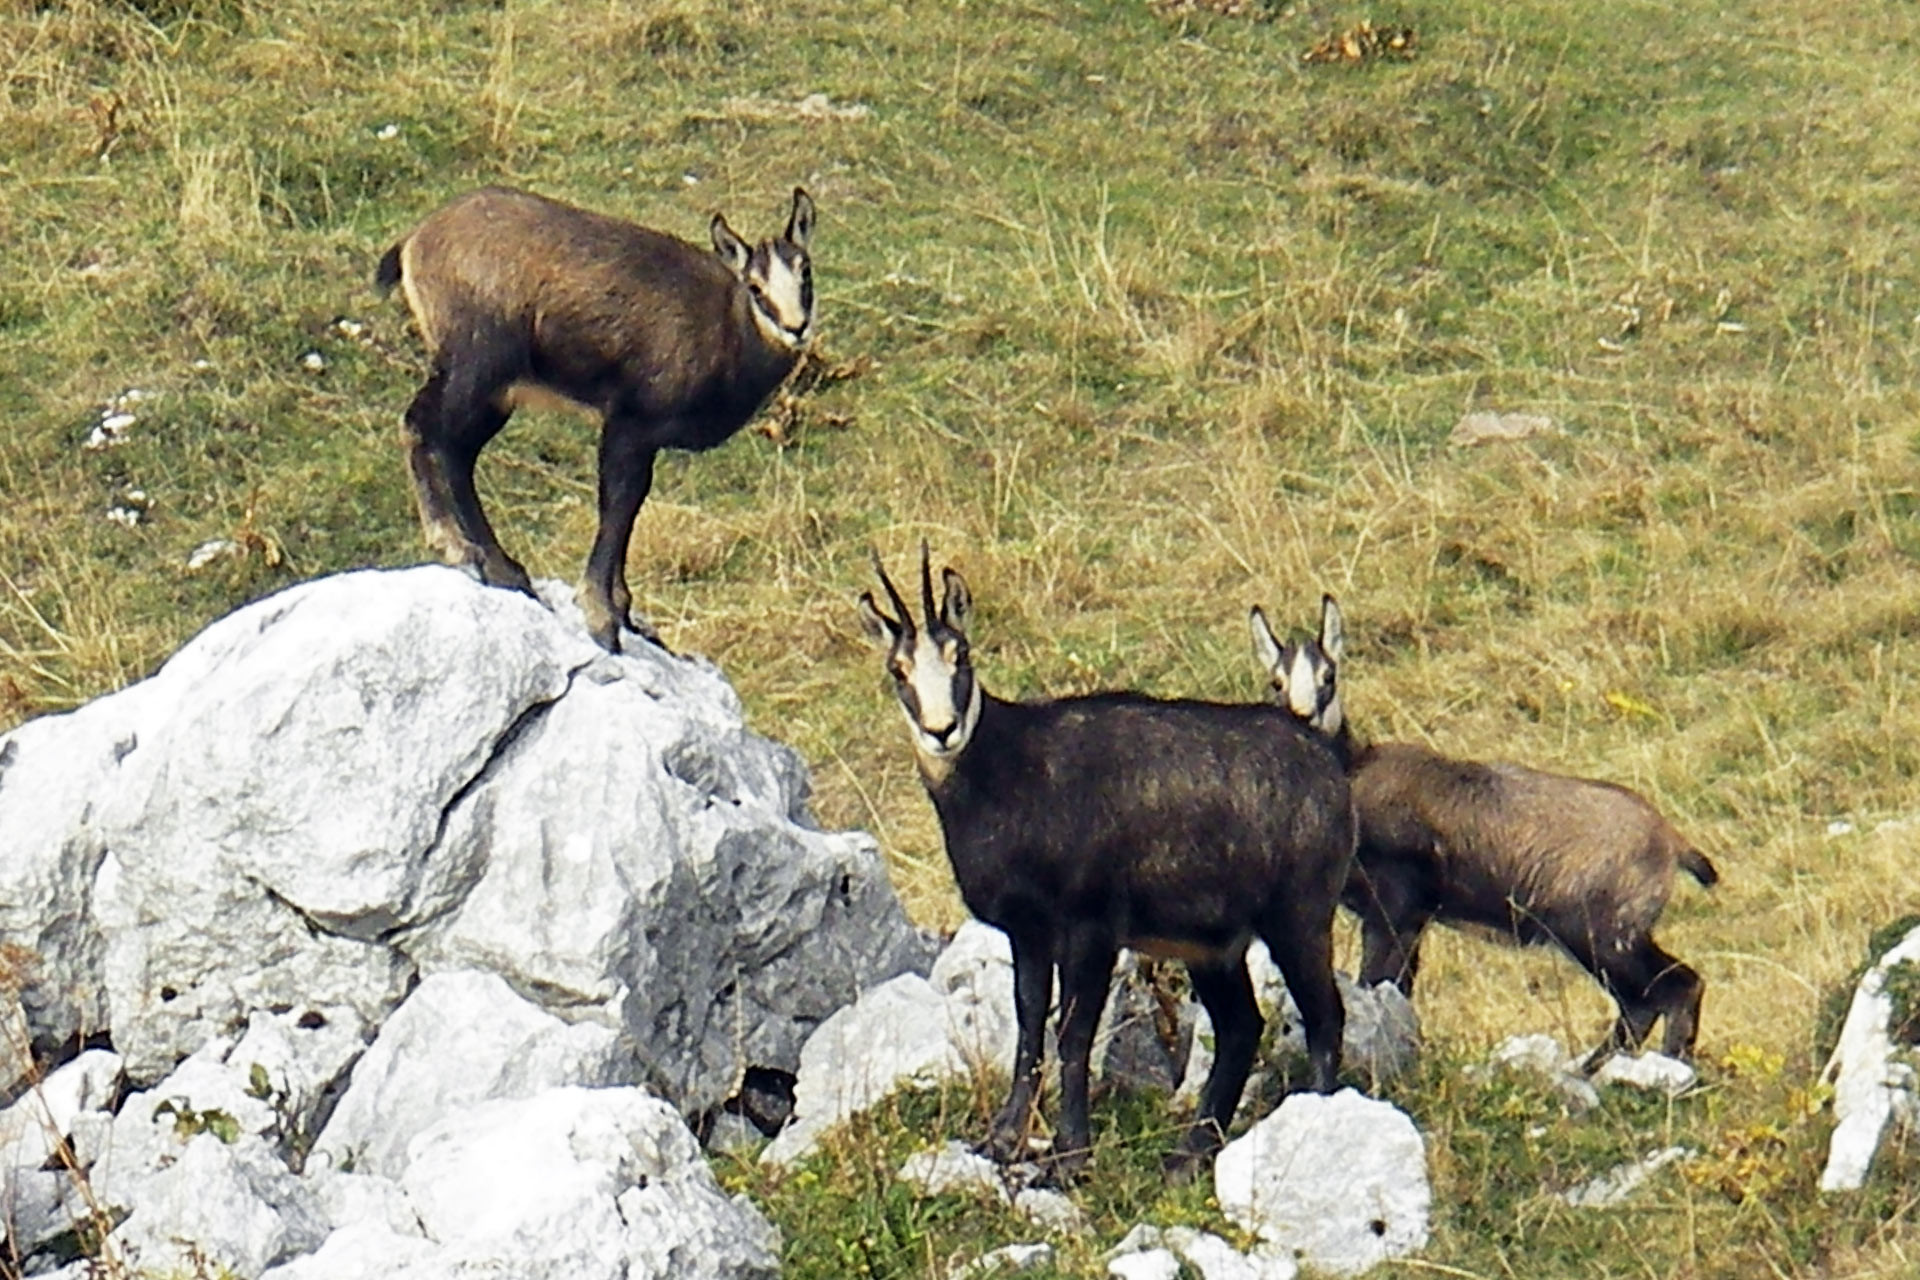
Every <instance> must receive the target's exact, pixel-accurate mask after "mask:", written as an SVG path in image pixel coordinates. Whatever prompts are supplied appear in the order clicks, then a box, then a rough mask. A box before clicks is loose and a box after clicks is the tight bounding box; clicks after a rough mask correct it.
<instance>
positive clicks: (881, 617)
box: [859, 591, 900, 648]
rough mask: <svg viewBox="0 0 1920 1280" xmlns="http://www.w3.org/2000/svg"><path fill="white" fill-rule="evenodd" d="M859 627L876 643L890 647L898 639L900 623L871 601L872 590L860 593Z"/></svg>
mask: <svg viewBox="0 0 1920 1280" xmlns="http://www.w3.org/2000/svg"><path fill="white" fill-rule="evenodd" d="M859 609H860V629H861V630H862V631H865V632H866V633H867V638H868V639H869V640H871V641H873V642H874V643H875V644H877V645H881V646H882V647H885V648H891V647H893V645H895V644H897V643H898V642H899V640H900V624H899V623H897V622H895V621H894V620H893V619H892V618H889V617H888V616H887V615H886V614H884V613H882V612H880V606H879V605H877V604H875V603H874V601H873V592H871V591H862V592H861V593H860V605H859Z"/></svg>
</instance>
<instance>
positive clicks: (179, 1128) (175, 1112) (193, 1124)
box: [153, 1098, 240, 1146]
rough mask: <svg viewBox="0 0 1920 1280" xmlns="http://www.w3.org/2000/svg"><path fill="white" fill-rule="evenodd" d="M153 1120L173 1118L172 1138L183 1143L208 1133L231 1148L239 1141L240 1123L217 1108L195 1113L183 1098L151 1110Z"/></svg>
mask: <svg viewBox="0 0 1920 1280" xmlns="http://www.w3.org/2000/svg"><path fill="white" fill-rule="evenodd" d="M153 1115H154V1119H156V1120H157V1119H159V1118H160V1117H161V1116H172V1117H173V1132H174V1136H175V1137H177V1138H180V1139H181V1140H182V1141H185V1140H186V1139H188V1138H194V1137H198V1136H199V1135H200V1134H203V1133H210V1134H212V1135H213V1136H214V1137H216V1138H218V1139H220V1141H222V1142H224V1143H226V1144H228V1145H229V1146H231V1145H232V1144H233V1143H235V1142H238V1141H239V1140H240V1122H239V1121H238V1120H236V1119H234V1118H233V1116H232V1115H230V1114H229V1113H227V1112H225V1111H222V1110H220V1109H219V1108H218V1107H208V1108H207V1109H206V1110H205V1111H196V1110H195V1109H194V1108H193V1107H192V1106H190V1105H189V1104H188V1103H187V1101H186V1099H184V1098H168V1099H167V1100H166V1101H164V1102H162V1103H161V1104H160V1105H159V1106H157V1107H155V1108H154V1109H153Z"/></svg>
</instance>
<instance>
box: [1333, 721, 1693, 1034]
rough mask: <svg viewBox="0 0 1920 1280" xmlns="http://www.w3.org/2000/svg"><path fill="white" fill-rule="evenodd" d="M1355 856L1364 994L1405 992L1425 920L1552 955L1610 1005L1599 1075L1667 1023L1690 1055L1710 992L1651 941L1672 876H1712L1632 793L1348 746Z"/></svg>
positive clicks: (1351, 889) (1402, 747) (1351, 903)
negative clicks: (1377, 986)
mask: <svg viewBox="0 0 1920 1280" xmlns="http://www.w3.org/2000/svg"><path fill="white" fill-rule="evenodd" d="M1346 754H1347V758H1348V760H1349V762H1350V768H1351V771H1352V777H1353V796H1354V808H1355V811H1356V812H1357V813H1358V815H1359V820H1360V846H1359V853H1358V856H1357V859H1356V862H1355V872H1354V875H1353V878H1352V879H1351V880H1350V881H1349V883H1348V885H1347V890H1346V892H1345V894H1344V895H1343V899H1342V900H1343V901H1344V902H1345V903H1346V905H1347V906H1348V907H1349V908H1350V909H1351V910H1352V911H1354V912H1355V913H1356V914H1357V915H1358V916H1359V917H1360V920H1361V926H1362V934H1363V949H1364V954H1363V959H1362V965H1361V979H1362V981H1363V982H1367V983H1373V982H1379V981H1392V982H1395V983H1397V984H1398V985H1399V986H1400V988H1401V990H1403V991H1405V992H1407V993H1408V994H1412V991H1413V980H1414V975H1415V973H1416V972H1417V971H1418V969H1419V961H1420V953H1419V947H1420V935H1421V932H1422V931H1423V930H1424V929H1425V928H1426V926H1427V924H1428V923H1429V922H1430V921H1434V920H1438V921H1440V922H1442V923H1445V924H1454V925H1479V926H1482V927H1484V928H1487V929H1489V930H1493V931H1496V932H1498V933H1500V934H1503V935H1505V936H1508V937H1511V938H1513V939H1515V940H1516V941H1518V942H1520V943H1523V944H1535V945H1537V944H1553V945H1556V946H1559V947H1561V948H1562V949H1564V950H1565V951H1566V952H1567V953H1568V954H1569V955H1571V956H1572V957H1573V958H1574V959H1575V960H1576V961H1578V962H1579V963H1580V964H1581V966H1582V967H1584V968H1585V969H1586V970H1587V971H1588V972H1589V973H1591V974H1592V975H1593V976H1594V977H1595V979H1597V980H1598V981H1599V983H1600V985H1601V986H1602V987H1604V988H1605V989H1606V991H1607V993H1608V994H1609V995H1611V996H1612V997H1613V999H1614V1001H1615V1002H1616V1003H1617V1004H1618V1005H1619V1011H1620V1016H1619V1019H1618V1021H1617V1022H1616V1023H1615V1025H1614V1029H1613V1032H1612V1034H1611V1035H1610V1037H1609V1038H1608V1040H1607V1042H1606V1044H1605V1045H1603V1046H1602V1047H1601V1048H1600V1049H1599V1050H1598V1051H1596V1053H1595V1054H1594V1055H1593V1056H1592V1057H1591V1058H1590V1059H1589V1061H1590V1063H1592V1064H1593V1065H1597V1064H1598V1062H1599V1061H1600V1060H1602V1059H1603V1058H1604V1057H1605V1055H1606V1054H1608V1053H1610V1052H1612V1051H1614V1050H1616V1049H1636V1048H1638V1047H1639V1045H1640V1044H1641V1043H1642V1042H1643V1041H1644V1040H1645V1039H1646V1035H1647V1032H1648V1031H1649V1030H1650V1029H1651V1028H1652V1026H1653V1023H1654V1021H1655V1019H1657V1018H1659V1017H1660V1016H1662V1015H1664V1016H1665V1017H1666V1020H1667V1022H1666V1033H1665V1039H1664V1041H1663V1047H1664V1049H1665V1051H1666V1052H1667V1053H1669V1054H1672V1055H1673V1056H1675V1057H1688V1056H1690V1055H1691V1054H1692V1051H1693V1044H1694V1038H1695V1035H1696V1034H1697V1031H1698V1027H1699V1018H1700V1003H1701V996H1702V992H1703V989H1704V983H1703V982H1702V981H1701V979H1700V975H1699V974H1698V973H1696V972H1695V971H1694V970H1693V969H1692V968H1690V967H1688V966H1687V965H1685V964H1683V963H1681V962H1680V961H1679V960H1677V959H1675V958H1674V957H1673V956H1672V955H1670V954H1668V953H1667V952H1666V951H1664V950H1662V949H1661V948H1660V947H1659V946H1658V944H1656V943H1655V942H1654V941H1653V936H1652V935H1653V928H1654V925H1655V924H1656V923H1657V922H1658V921H1659V919H1660V913H1661V912H1662V911H1663V910H1665V908H1666V905H1667V899H1668V898H1669V896H1670V895H1671V894H1672V892H1673V881H1674V868H1675V867H1676V866H1678V867H1682V868H1685V869H1686V870H1687V871H1688V872H1689V873H1690V874H1691V875H1693V876H1694V877H1695V878H1696V879H1698V880H1699V881H1700V883H1701V884H1703V885H1711V884H1713V883H1714V882H1715V881H1717V880H1718V879H1719V875H1718V873H1717V872H1716V871H1715V870H1714V867H1713V864H1712V863H1711V862H1709V861H1708V860H1707V858H1706V857H1705V856H1704V855H1703V854H1701V853H1700V852H1699V851H1698V850H1697V849H1695V848H1694V847H1693V846H1692V845H1691V844H1690V843H1689V842H1688V841H1687V840H1686V838H1685V837H1683V836H1682V835H1681V834H1680V833H1679V832H1678V831H1676V830H1675V829H1674V828H1673V826H1672V824H1670V823H1669V822H1668V821H1667V820H1666V819H1665V818H1664V817H1662V816H1661V815H1660V813H1659V812H1658V811H1657V810H1656V809H1654V807H1653V806H1652V805H1650V804H1648V803H1647V802H1646V801H1645V800H1644V799H1642V798H1641V797H1640V796H1638V795H1637V794H1635V793H1634V792H1632V791H1629V790H1628V789H1627V788H1625V787H1620V786H1616V785H1614V784H1612V783H1608V782H1598V781H1594V780H1592V779H1587V778H1573V777H1567V776H1564V775H1560V774H1552V773H1542V772H1540V771H1539V770H1536V769H1528V768H1524V767H1522V766H1520V765H1514V764H1479V763H1475V762H1473V761H1467V760H1453V759H1449V758H1447V757H1445V756H1441V755H1439V754H1437V753H1435V752H1432V751H1429V750H1427V749H1426V748H1424V747H1418V746H1413V745H1410V744H1406V743H1381V744H1379V745H1376V746H1373V747H1370V748H1364V749H1359V750H1355V749H1353V748H1352V747H1351V746H1350V745H1349V746H1348V747H1347V750H1346Z"/></svg>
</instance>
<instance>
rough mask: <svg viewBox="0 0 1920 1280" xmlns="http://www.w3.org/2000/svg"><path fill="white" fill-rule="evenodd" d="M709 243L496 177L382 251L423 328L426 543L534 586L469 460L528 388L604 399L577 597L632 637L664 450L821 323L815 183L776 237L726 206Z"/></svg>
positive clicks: (763, 389)
mask: <svg viewBox="0 0 1920 1280" xmlns="http://www.w3.org/2000/svg"><path fill="white" fill-rule="evenodd" d="M709 230H710V232H711V235H712V239H713V252H711V253H709V252H707V251H706V250H704V249H701V248H699V247H697V246H695V245H692V244H689V243H687V242H686V241H685V240H681V239H679V238H677V237H675V236H671V235H667V234H666V233H664V232H660V231H653V230H649V229H648V228H646V227H642V226H638V225H636V224H634V223H631V222H626V221H623V220H621V219H618V218H610V217H606V216H604V215H602V214H597V213H590V212H588V211H587V210H585V209H577V208H575V207H573V206H572V205H568V204H562V203H560V202H559V201H557V200H549V199H546V198H545V197H542V196H537V195H532V194H529V193H528V192H525V191H514V190H510V189H508V188H504V187H486V188H483V189H481V190H479V191H473V192H469V193H468V194H466V195H463V196H460V197H459V198H457V199H455V200H454V201H453V202H452V203H450V204H447V205H445V206H444V207H442V208H441V209H439V210H438V211H437V212H435V213H433V214H431V215H430V216H428V218H427V219H426V221H424V222H422V223H421V224H420V225H419V226H417V227H415V228H414V229H413V230H412V231H410V232H409V233H408V234H407V235H406V237H405V238H403V239H402V240H401V241H400V242H399V243H398V244H396V245H394V246H393V248H391V249H389V250H388V251H387V253H386V255H385V256H384V257H383V258H381V260H380V266H379V270H378V272H377V273H376V275H375V277H374V282H375V284H376V285H378V286H379V287H380V288H381V289H383V290H386V289H391V288H392V287H393V286H394V285H396V284H398V285H399V286H400V289H401V293H402V294H403V296H404V297H405V298H406V302H407V308H408V309H409V310H410V311H411V312H412V313H413V318H414V320H415V322H416V323H417V324H418V325H419V327H420V333H421V336H422V337H423V338H424V339H425V340H426V344H427V351H428V354H429V357H430V366H429V370H428V373H427V380H426V383H425V385H423V386H422V387H421V388H420V390H419V392H418V393H416V394H415V396H414V397H413V402H412V403H411V404H410V405H408V406H407V414H406V426H407V439H408V462H409V465H410V466H411V468H412V472H413V489H414V497H415V498H416V499H417V500H418V503H419V507H420V523H421V525H422V527H423V528H424V529H425V531H426V538H427V543H428V545H430V546H433V547H436V548H438V549H439V550H440V551H441V553H442V554H443V555H445V557H446V558H447V560H448V561H449V562H451V563H454V564H467V565H472V566H474V567H475V568H477V569H478V570H479V573H480V576H481V578H482V579H483V580H484V581H486V582H488V583H490V584H492V585H494V586H500V587H511V588H513V589H514V590H517V591H524V592H526V593H528V594H529V595H531V594H532V593H533V586H532V583H531V582H530V580H529V579H528V577H527V571H526V569H525V568H523V567H522V566H521V565H520V563H519V562H518V561H516V560H514V559H513V558H512V557H511V556H509V555H508V554H507V553H506V552H505V551H504V550H502V549H501V546H500V542H499V540H498V539H497V538H496V537H495V536H494V532H493V526H492V525H490V524H489V523H488V522H487V517H486V513H485V512H483V511H482V510H481V508H480V499H479V495H478V494H477V493H476V491H475V489H474V483H473V466H474V460H475V459H476V458H477V457H478V456H479V453H480V450H481V449H482V448H483V447H485V445H486V443H487V442H488V441H489V440H491V439H493V437H494V436H495V435H496V434H498V433H499V431H500V429H501V428H502V427H503V426H505V425H506V422H507V419H508V417H509V416H511V415H512V413H513V411H514V409H515V408H516V407H518V406H519V405H522V404H525V403H528V402H530V401H536V402H537V401H542V400H545V401H552V400H555V399H557V400H558V401H559V402H560V403H561V404H563V405H570V406H572V407H573V408H576V409H580V410H582V411H584V412H587V413H589V414H597V415H599V417H600V420H601V429H600V451H599V452H600V457H599V471H600V492H599V502H600V527H599V531H598V533H597V534H596V535H595V537H594V540H593V550H592V552H591V553H590V554H589V555H588V557H587V567H586V574H585V577H584V579H583V580H582V582H581V585H580V590H579V593H578V595H579V600H580V608H581V611H582V613H584V614H585V616H586V622H587V629H588V630H589V631H590V632H592V634H593V638H594V639H595V640H597V641H599V642H600V644H601V645H602V646H603V647H605V648H607V649H610V650H614V651H616V652H617V651H618V650H619V647H620V641H619V633H620V628H621V627H627V628H630V629H633V630H636V631H638V633H639V634H640V635H641V636H643V637H644V638H645V639H647V640H650V641H653V642H654V643H656V644H657V643H659V636H658V635H657V634H656V633H655V632H654V631H653V629H652V628H651V627H648V626H646V625H645V624H644V623H642V624H641V625H640V626H637V627H636V626H635V623H634V620H633V617H632V615H631V613H630V607H631V604H632V599H633V597H632V593H631V592H630V591H629V590H628V588H627V543H628V541H629V539H630V538H631V536H632V533H633V522H634V518H635V517H636V516H637V515H639V512H640V505H641V503H643V502H645V501H646V498H647V492H648V490H649V489H651V488H652V487H653V463H654V458H655V456H656V455H657V454H658V453H659V451H660V450H662V449H667V448H673V449H695V450H699V449H711V448H712V447H714V446H715V445H717V444H720V443H721V442H722V441H724V440H726V439H727V438H728V437H729V436H731V435H732V434H733V433H734V432H736V431H738V430H739V429H740V428H741V426H743V425H744V424H745V423H746V421H747V419H749V418H751V417H752V416H753V415H754V413H755V411H756V410H758V409H759V408H760V405H761V404H762V402H764V401H765V400H766V398H767V397H768V396H769V395H770V394H772V392H773V390H774V388H776V387H778V386H779V385H780V383H781V381H782V380H783V379H784V378H785V377H786V376H787V374H788V373H789V372H790V371H791V370H792V369H793V367H794V364H795V363H796V362H797V361H798V360H799V358H800V353H801V351H802V350H803V349H804V348H805V346H806V344H807V341H808V339H809V338H810V337H811V336H812V332H813V268H812V264H811V260H810V259H809V258H808V256H807V245H808V242H809V240H810V239H811V237H812V234H813V201H812V200H810V199H809V198H808V197H807V193H806V192H805V191H802V190H800V189H799V188H795V189H794V193H793V208H792V211H791V213H790V214H789V215H788V218H787V227H786V230H785V231H784V232H782V233H781V235H780V237H779V238H778V239H773V240H764V241H762V242H761V243H760V244H759V245H758V246H757V247H755V248H752V249H749V248H748V247H747V245H746V243H745V242H744V241H742V240H741V239H740V237H739V236H737V235H735V234H734V232H733V229H732V228H731V227H729V226H728V225H727V220H726V219H725V218H723V217H722V216H720V215H719V214H717V213H716V214H714V215H713V221H712V223H711V225H710V227H709Z"/></svg>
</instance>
